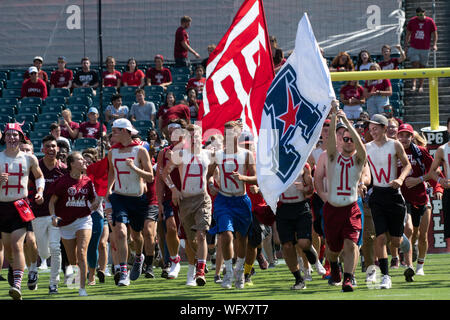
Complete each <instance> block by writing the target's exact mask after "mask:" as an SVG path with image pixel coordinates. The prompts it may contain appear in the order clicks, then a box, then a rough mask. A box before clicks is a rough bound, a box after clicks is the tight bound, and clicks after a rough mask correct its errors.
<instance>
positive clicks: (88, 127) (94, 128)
mask: <svg viewBox="0 0 450 320" xmlns="http://www.w3.org/2000/svg"><path fill="white" fill-rule="evenodd" d="M87 117H88V119H89V120H88V121H85V122H82V123H81V124H80V130H79V133H78V138H95V139H100V128H101V127H100V126H101V125H102V124H101V123H100V122H99V121H98V110H97V108H95V107H91V108H89V110H88V114H87ZM102 135H106V126H105V125H103V130H102Z"/></svg>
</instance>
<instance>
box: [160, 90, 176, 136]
mask: <svg viewBox="0 0 450 320" xmlns="http://www.w3.org/2000/svg"><path fill="white" fill-rule="evenodd" d="M175 101H176V99H175V94H174V93H173V92H167V94H166V102H165V103H164V104H163V105H161V106H160V107H159V109H158V112H157V113H156V119H158V128H159V132H162V131H161V123H162V120H161V119H162V116H163V115H164V114H165V113H166V112H167V110H169V108H171V107H173V106H174V105H175Z"/></svg>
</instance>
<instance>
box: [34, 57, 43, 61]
mask: <svg viewBox="0 0 450 320" xmlns="http://www.w3.org/2000/svg"><path fill="white" fill-rule="evenodd" d="M34 60H40V61H41V62H44V59H43V58H42V57H41V56H36V57H34V59H33V61H34Z"/></svg>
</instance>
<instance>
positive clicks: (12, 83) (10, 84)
mask: <svg viewBox="0 0 450 320" xmlns="http://www.w3.org/2000/svg"><path fill="white" fill-rule="evenodd" d="M22 82H23V79H15V80H6V88H8V89H20V88H22Z"/></svg>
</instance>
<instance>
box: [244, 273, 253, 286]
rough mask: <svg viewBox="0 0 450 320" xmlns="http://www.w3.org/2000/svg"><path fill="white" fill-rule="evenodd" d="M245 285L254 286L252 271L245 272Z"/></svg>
mask: <svg viewBox="0 0 450 320" xmlns="http://www.w3.org/2000/svg"><path fill="white" fill-rule="evenodd" d="M244 285H247V286H253V281H252V275H251V273H248V274H244Z"/></svg>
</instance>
